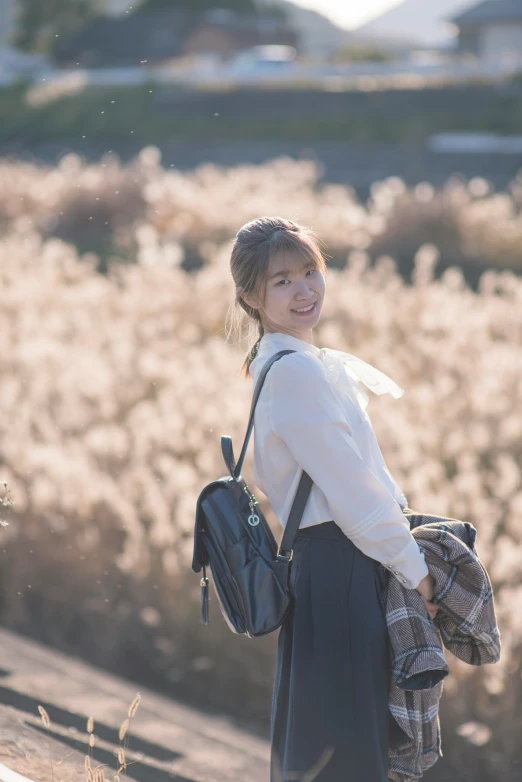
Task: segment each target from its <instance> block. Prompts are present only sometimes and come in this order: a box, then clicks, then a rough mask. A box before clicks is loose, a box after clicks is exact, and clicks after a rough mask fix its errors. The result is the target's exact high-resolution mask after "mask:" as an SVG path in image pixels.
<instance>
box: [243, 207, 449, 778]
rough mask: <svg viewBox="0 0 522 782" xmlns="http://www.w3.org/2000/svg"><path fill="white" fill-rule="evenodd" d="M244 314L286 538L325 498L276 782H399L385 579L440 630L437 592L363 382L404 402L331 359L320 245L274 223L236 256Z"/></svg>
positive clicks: (285, 678)
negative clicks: (296, 520)
mask: <svg viewBox="0 0 522 782" xmlns="http://www.w3.org/2000/svg"><path fill="white" fill-rule="evenodd" d="M231 273H232V276H233V279H234V282H235V285H236V290H237V303H238V304H239V306H240V307H241V308H242V309H243V310H244V311H245V312H246V313H247V315H248V316H249V318H250V319H251V320H252V322H253V323H255V324H256V325H257V328H258V334H259V336H258V339H257V342H256V343H255V345H254V347H253V348H252V350H251V351H250V353H249V354H248V356H247V358H246V359H245V362H244V364H243V371H244V374H245V376H246V377H249V376H251V377H252V379H253V381H254V386H255V382H256V380H257V377H258V376H259V371H260V370H261V368H262V366H263V365H264V364H265V362H266V361H267V360H268V358H269V357H270V356H271V355H273V354H274V353H276V352H277V351H279V350H282V349H287V348H291V349H293V350H295V351H296V352H295V353H291V354H290V353H289V354H287V355H285V356H283V357H282V358H281V359H279V360H278V361H276V362H275V363H274V364H273V365H272V367H271V368H270V371H269V372H268V375H267V377H266V379H265V383H264V385H263V388H262V391H261V394H260V396H259V399H258V403H257V406H256V412H255V419H254V481H255V483H256V485H257V486H259V488H260V489H261V490H262V491H263V493H264V494H265V495H266V496H267V497H268V499H269V501H270V505H271V507H272V509H273V511H274V513H275V515H276V516H277V518H278V519H279V521H280V523H281V525H282V526H283V527H284V524H285V521H286V519H287V517H288V513H289V510H290V507H291V504H292V501H293V498H294V494H295V491H296V488H297V485H298V483H299V479H300V476H301V471H302V470H303V469H304V470H306V472H307V473H308V474H309V475H310V476H311V478H312V480H313V481H314V484H313V486H312V490H311V493H310V496H309V498H308V501H307V504H306V507H305V510H304V514H303V517H302V520H301V525H300V528H299V530H298V533H297V537H296V541H295V545H294V549H293V559H292V563H291V566H290V585H289V586H290V590H291V593H292V596H293V598H294V599H293V603H292V610H291V611H290V613H289V615H288V616H287V619H286V620H285V622H284V624H283V625H282V626H281V628H280V631H279V638H278V650H277V661H276V668H275V678H274V689H273V699H272V713H271V773H270V780H271V782H287V780H300V779H307V780H314V781H315V782H386V780H387V779H388V740H389V729H390V724H391V721H393V720H392V718H391V716H390V717H389V711H388V682H389V667H388V664H389V656H388V655H389V647H388V632H387V626H386V620H385V615H384V606H383V602H382V597H381V587H382V581H381V578H382V576H383V571H382V570H380V568H381V565H384V567H386V568H387V569H388V570H389V571H390V577H396V578H399V579H400V581H401V583H402V584H403V586H404V588H405V589H416V590H417V591H418V592H419V594H421V596H422V597H423V600H424V603H425V605H426V608H427V610H428V612H429V615H430V616H431V617H432V618H433V617H434V616H435V615H436V612H437V610H438V605H437V604H436V603H433V602H431V600H432V598H433V589H434V585H435V582H434V579H433V577H432V576H431V575H430V574H429V572H428V568H427V565H426V562H425V559H424V555H423V554H422V552H421V551H420V549H419V548H418V546H417V544H416V541H415V538H414V537H413V536H412V534H411V531H410V527H409V524H408V521H407V519H406V518H405V516H404V511H405V510H408V508H407V500H406V497H405V496H404V494H403V493H402V491H401V490H400V488H399V486H398V485H397V483H396V481H395V480H394V479H393V477H392V475H391V473H390V472H389V470H388V468H387V467H386V464H385V461H384V458H383V456H382V453H381V451H380V449H379V445H378V443H377V440H376V437H375V433H374V431H373V428H372V425H371V421H370V419H369V417H368V415H367V413H366V410H365V408H366V404H367V402H368V396H367V394H366V393H365V392H364V391H363V389H362V388H361V386H359V385H358V382H357V381H358V380H362V381H363V382H364V383H365V384H366V385H367V386H368V387H369V388H370V389H371V390H372V391H373V392H374V393H376V394H382V393H391V394H392V395H393V396H395V397H398V396H401V395H402V394H403V393H404V392H403V390H402V389H401V388H400V387H399V386H398V385H397V384H396V383H394V381H393V380H391V378H389V377H388V376H387V375H385V374H384V373H382V372H380V371H379V370H378V369H376V368H375V367H372V366H371V365H370V364H367V363H366V362H364V361H362V360H361V359H358V358H357V357H356V356H353V355H351V354H349V353H342V352H341V351H337V350H331V349H328V348H321V349H320V348H318V347H316V346H315V345H314V344H313V337H312V330H313V328H314V326H316V325H317V323H318V322H319V318H320V315H321V308H322V306H323V303H324V297H325V292H326V284H325V276H326V264H325V260H324V257H323V254H322V252H321V250H320V246H319V240H318V238H317V237H316V235H315V234H314V232H313V231H312V230H311V229H309V228H307V227H304V226H301V225H299V224H297V223H294V222H292V221H290V220H285V219H283V218H280V217H261V218H259V219H257V220H253V221H251V222H249V223H247V224H246V225H244V226H243V227H242V228H241V230H240V231H239V232H238V233H237V236H236V239H235V242H234V246H233V249H232V254H231Z"/></svg>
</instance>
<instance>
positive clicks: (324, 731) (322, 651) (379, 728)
mask: <svg viewBox="0 0 522 782" xmlns="http://www.w3.org/2000/svg"><path fill="white" fill-rule="evenodd" d="M378 568H379V564H378V562H377V561H376V560H374V559H372V558H370V557H368V556H367V555H366V554H363V552H362V551H361V550H360V549H358V548H357V547H356V546H355V545H354V543H352V541H351V540H350V539H349V538H347V537H346V535H345V534H344V532H343V531H342V530H341V528H340V527H338V526H337V524H336V523H335V522H334V521H327V522H323V523H321V524H316V525H314V526H312V527H305V528H304V529H300V530H298V533H297V537H296V539H295V543H294V555H293V559H292V562H291V566H290V584H289V586H290V591H291V593H292V595H293V598H294V600H293V602H292V607H291V609H290V612H289V614H288V615H287V617H286V619H285V622H284V623H283V625H281V628H280V630H279V638H278V648H277V659H276V668H275V676H274V688H273V697H272V712H271V758H270V782H290V780H293V781H294V782H296V781H297V780H301V779H310V780H312V779H313V781H314V782H387V780H388V740H389V733H388V731H389V716H388V715H389V710H388V686H389V684H388V682H389V674H388V671H389V645H388V643H389V642H388V631H387V626H386V619H385V613H384V604H383V600H382V595H381V591H380V590H381V583H382V582H381V577H382V576H381V574H380V573H379V570H378Z"/></svg>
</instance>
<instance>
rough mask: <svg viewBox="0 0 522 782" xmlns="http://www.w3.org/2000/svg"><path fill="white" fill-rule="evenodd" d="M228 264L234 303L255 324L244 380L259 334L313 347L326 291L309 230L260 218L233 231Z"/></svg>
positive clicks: (316, 241) (322, 268)
mask: <svg viewBox="0 0 522 782" xmlns="http://www.w3.org/2000/svg"><path fill="white" fill-rule="evenodd" d="M230 264H231V271H232V276H233V277H234V279H235V280H236V292H237V296H236V303H237V304H238V305H239V306H240V307H241V308H242V309H243V310H244V311H245V312H246V313H247V315H248V316H249V318H250V319H251V320H252V321H253V322H254V321H255V322H257V326H258V332H259V333H258V340H257V342H256V343H255V345H254V346H253V348H252V350H251V351H250V352H249V354H248V355H247V357H246V359H245V361H244V363H243V367H242V369H243V373H244V375H245V377H248V376H249V373H248V363H249V361H250V360H251V359H252V358H253V356H254V355H255V351H256V347H257V346H258V344H259V340H260V339H261V337H262V336H263V334H265V333H269V332H272V331H278V332H279V331H283V332H285V333H287V334H289V335H292V336H295V337H297V338H299V339H303V340H306V341H307V342H311V341H312V329H313V327H314V326H315V325H316V324H317V322H318V321H319V317H320V314H321V308H322V304H323V299H324V295H325V290H326V280H325V278H326V271H327V269H326V261H325V257H324V255H323V252H322V250H321V247H320V240H319V238H318V237H317V236H316V234H315V233H314V231H313V230H312V229H311V228H310V227H307V226H302V225H299V224H298V223H295V222H293V221H291V220H286V219H284V218H282V217H261V218H258V219H257V220H252V221H251V222H249V223H246V225H244V226H243V227H242V228H241V230H240V231H238V233H237V235H236V241H235V244H234V248H233V251H232V256H231V261H230Z"/></svg>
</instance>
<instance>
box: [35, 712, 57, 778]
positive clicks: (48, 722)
mask: <svg viewBox="0 0 522 782" xmlns="http://www.w3.org/2000/svg"><path fill="white" fill-rule="evenodd" d="M38 711H39V712H40V717H41V718H42V722H43V724H44V726H45V727H46V728H47V730H48V733H47V741H48V743H49V761H50V763H51V780H52V782H54V768H53V750H52V739H51V733H50V727H51V720H50V719H49V715H48V714H47V712H46V710H45V709H44V707H43V706H38Z"/></svg>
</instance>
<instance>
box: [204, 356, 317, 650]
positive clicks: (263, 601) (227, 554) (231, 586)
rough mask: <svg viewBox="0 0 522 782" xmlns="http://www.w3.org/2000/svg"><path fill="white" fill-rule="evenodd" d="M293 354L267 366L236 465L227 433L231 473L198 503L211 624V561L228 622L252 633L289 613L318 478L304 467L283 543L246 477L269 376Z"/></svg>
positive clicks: (237, 630) (225, 446) (224, 439)
mask: <svg viewBox="0 0 522 782" xmlns="http://www.w3.org/2000/svg"><path fill="white" fill-rule="evenodd" d="M287 353H295V351H294V350H280V351H279V352H278V353H275V354H274V355H273V356H271V357H270V359H269V360H268V361H267V362H266V364H265V365H264V366H263V369H262V370H261V374H260V376H259V378H258V381H257V384H256V387H255V390H254V394H253V398H252V406H251V408H250V418H249V421H248V427H247V432H246V435H245V440H244V442H243V448H242V450H241V454H240V457H239V461H238V462H237V464H236V462H235V459H234V450H233V448H232V439H231V438H230V437H229V435H222V436H221V450H222V452H223V457H224V459H225V463H226V466H227V468H228V470H229V473H230V474H229V475H225V476H224V477H222V478H218V479H217V480H215V481H212V482H211V483H209V484H208V485H207V486H205V487H204V489H203V490H202V491H201V493H200V495H199V497H198V499H197V503H196V522H195V527H194V554H193V558H192V570H193V572H194V573H199V572H200V571H201V569H202V568H203V576H202V578H201V581H200V584H201V607H202V619H201V621H202V622H203V623H204V624H208V578H207V574H206V567H207V566H208V565H210V569H211V572H212V576H213V579H214V588H215V592H216V595H217V598H218V602H219V605H220V608H221V613H222V614H223V616H224V618H225V621H226V622H227V624H228V626H229V627H230V629H231V630H232V632H234V633H239V634H241V633H244V634H245V635H247V636H248V637H250V638H255V637H256V636H261V635H266V634H267V633H271V632H272V631H273V630H276V629H277V628H278V627H279V626H280V625H281V624H282V623H283V621H284V619H285V617H286V615H287V613H288V610H289V608H290V605H291V600H292V595H291V594H290V592H289V574H290V562H291V560H292V555H293V550H292V546H293V544H294V540H295V536H296V534H297V530H298V527H299V524H300V523H301V518H302V516H303V511H304V509H305V505H306V501H307V499H308V496H309V494H310V490H311V488H312V479H311V478H310V476H309V475H308V473H306V472H305V471H304V470H303V473H302V475H301V479H300V481H299V485H298V487H297V491H296V493H295V497H294V501H293V503H292V508H291V510H290V514H289V517H288V521H287V523H286V526H285V529H284V533H283V536H282V539H281V543H280V545H279V546H278V545H277V543H276V540H275V538H274V535H273V533H272V530H271V529H270V526H269V524H268V522H267V520H266V519H265V517H264V515H263V513H262V511H261V508H260V507H259V504H258V501H257V500H256V498H255V496H254V495H253V494H252V492H251V491H250V489H249V488H248V486H247V484H246V483H245V481H244V479H243V477H242V476H241V467H242V465H243V460H244V458H245V454H246V450H247V447H248V441H249V439H250V435H251V432H252V428H253V426H254V411H255V407H256V403H257V400H258V397H259V394H260V392H261V388H262V386H263V383H264V380H265V377H266V375H267V373H268V370H269V369H270V367H271V366H272V364H273V363H274V362H275V361H278V360H279V359H280V358H282V356H284V355H286V354H287Z"/></svg>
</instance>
